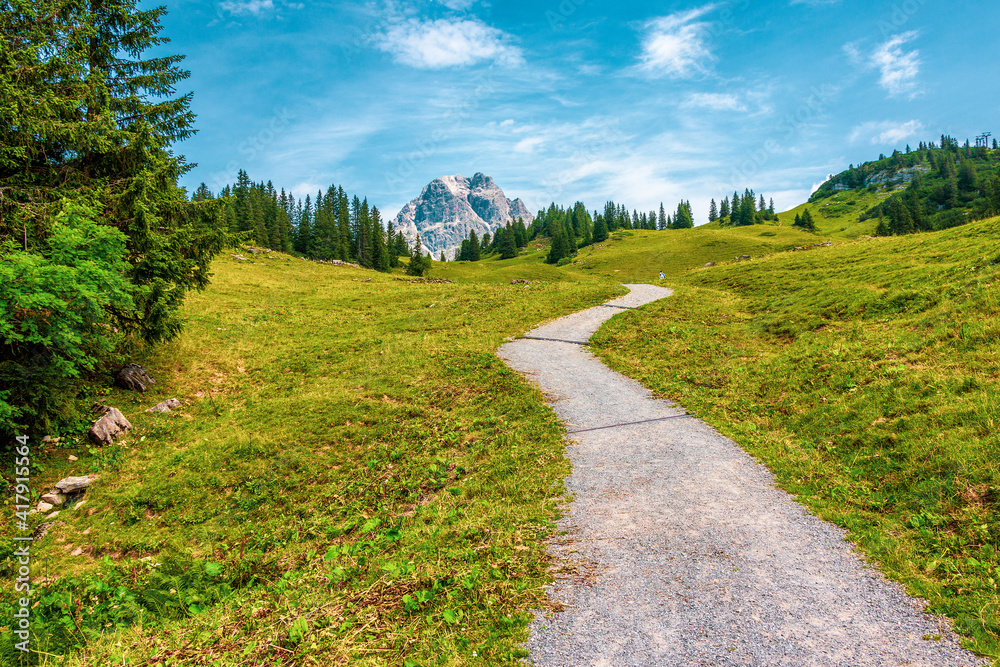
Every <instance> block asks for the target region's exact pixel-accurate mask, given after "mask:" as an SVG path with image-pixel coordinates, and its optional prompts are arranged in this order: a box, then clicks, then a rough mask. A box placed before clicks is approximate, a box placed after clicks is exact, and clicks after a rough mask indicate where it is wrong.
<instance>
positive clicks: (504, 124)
mask: <svg viewBox="0 0 1000 667" xmlns="http://www.w3.org/2000/svg"><path fill="white" fill-rule="evenodd" d="M513 124H514V119H513V118H508V119H507V120H505V121H502V122H501V123H500V127H510V126H511V125H513Z"/></svg>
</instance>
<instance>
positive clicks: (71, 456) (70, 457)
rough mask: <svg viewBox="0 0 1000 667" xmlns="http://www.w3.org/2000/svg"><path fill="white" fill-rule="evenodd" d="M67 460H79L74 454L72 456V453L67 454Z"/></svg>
mask: <svg viewBox="0 0 1000 667" xmlns="http://www.w3.org/2000/svg"><path fill="white" fill-rule="evenodd" d="M69 460H70V462H71V463H72V462H73V461H79V460H80V459H78V458H76V457H75V456H73V455H72V454H70V455H69Z"/></svg>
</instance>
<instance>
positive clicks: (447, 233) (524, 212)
mask: <svg viewBox="0 0 1000 667" xmlns="http://www.w3.org/2000/svg"><path fill="white" fill-rule="evenodd" d="M517 218H521V219H523V220H524V224H525V225H530V224H531V223H532V221H533V220H534V219H535V216H533V215H532V214H531V213H530V212H529V211H528V207H527V206H525V205H524V202H522V201H521V200H520V199H514V200H511V199H508V198H507V196H506V195H505V194H504V192H503V190H501V189H500V188H499V187H498V186H497V184H496V183H494V182H493V179H492V178H490V177H489V176H487V175H486V174H483V173H477V174H476V175H474V176H473V177H472V178H465V177H464V176H461V175H455V176H442V177H440V178H435V179H434V180H433V181H431V182H430V183H428V184H427V187H425V188H424V189H423V191H421V193H420V196H419V197H417V198H416V199H414V200H413V201H411V202H410V203H409V204H407V205H406V206H404V207H403V210H401V211H400V212H399V214H398V215H397V216H396V219H395V221H394V225H395V227H396V229H397V230H399V231H401V232H403V235H404V236H406V240H407V241H408V242H409V243H410V244H411V245H412V244H413V242H414V241H415V240H416V238H417V234H420V242H421V243H422V244H423V247H424V249H425V250H428V251H430V253H431V254H432V255H433V256H434V257H435V258H437V257H438V255H440V254H441V252H442V251H443V252H444V253H445V255H446V256H447V257H448V258H449V259H451V258H453V257H454V255H455V251H456V250H457V249H458V248H459V247H460V246H461V245H462V241H463V240H464V239H467V238H468V237H469V232H470V231H472V230H475V231H476V234H478V235H479V236H480V237H481V236H482V235H483V234H484V233H487V232H488V233H490V234H493V233H494V232H495V231H496V229H497V228H498V227H500V226H501V225H504V224H506V223H508V222H510V221H512V220H516V219H517Z"/></svg>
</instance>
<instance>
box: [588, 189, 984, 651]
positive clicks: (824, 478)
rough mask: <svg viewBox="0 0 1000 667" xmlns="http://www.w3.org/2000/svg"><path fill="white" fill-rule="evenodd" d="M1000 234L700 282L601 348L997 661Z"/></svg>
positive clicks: (807, 256)
mask: <svg viewBox="0 0 1000 667" xmlns="http://www.w3.org/2000/svg"><path fill="white" fill-rule="evenodd" d="M820 201H822V200H820ZM998 240H1000V218H993V219H990V220H986V221H981V222H975V223H970V224H967V225H964V226H962V227H959V228H956V229H950V230H945V231H939V232H931V233H927V234H919V235H908V236H905V237H896V238H889V239H879V238H874V239H872V238H869V239H861V240H858V241H854V242H850V243H842V244H839V245H835V246H833V247H829V248H817V249H815V250H814V251H811V252H795V253H780V254H775V255H773V256H770V257H764V258H762V259H760V260H754V261H753V262H749V263H732V264H729V265H726V266H718V267H715V268H710V269H705V270H699V271H694V272H690V273H688V274H687V275H685V276H678V277H677V279H676V280H674V281H673V283H672V285H673V286H675V287H676V293H675V296H674V297H673V298H671V299H667V300H663V301H660V302H657V303H655V304H651V305H650V306H647V307H645V308H643V309H641V310H638V311H631V312H629V313H627V314H626V315H625V316H623V317H619V318H616V319H615V320H612V321H611V322H609V323H608V324H607V325H605V327H604V328H602V329H601V330H600V331H599V332H598V334H597V336H596V337H595V339H594V341H595V346H594V347H595V349H596V350H597V351H598V353H599V354H600V356H601V357H602V358H603V359H605V361H606V362H607V363H609V365H611V366H612V367H613V368H616V369H617V370H619V371H621V372H623V373H625V374H626V375H629V376H631V377H634V378H636V379H638V380H640V381H641V382H642V383H643V384H645V385H646V386H647V387H649V388H650V389H652V390H653V391H654V392H656V393H657V394H659V395H661V396H665V397H667V398H669V399H671V400H674V401H677V402H678V403H680V404H681V405H683V406H684V407H686V408H687V409H689V410H693V411H695V412H696V413H697V414H699V415H700V416H702V417H703V418H704V419H706V420H707V421H708V422H709V423H710V424H712V425H713V426H714V427H716V428H717V429H719V430H720V431H721V432H723V433H725V434H727V435H729V436H731V437H733V438H734V439H735V440H736V441H737V442H739V443H740V444H741V445H742V446H744V448H746V449H747V451H749V452H750V453H751V454H753V455H754V456H755V457H757V458H758V459H759V460H761V461H762V462H763V463H765V464H766V465H767V466H768V467H769V468H770V469H771V470H772V471H774V473H775V475H776V477H777V479H778V482H779V484H780V485H781V486H782V487H783V488H785V489H787V490H788V491H789V492H791V493H793V494H795V495H796V496H797V497H798V498H799V500H800V502H802V503H804V504H805V505H806V506H807V507H809V508H811V509H812V510H813V511H814V512H816V513H817V514H818V515H820V516H822V517H824V518H826V519H828V520H831V521H833V522H835V523H837V524H839V525H841V526H843V527H845V528H846V529H847V530H848V532H849V534H850V537H851V539H852V540H853V541H855V542H856V543H857V544H858V545H859V546H860V548H861V549H862V551H863V552H864V553H865V554H866V556H867V557H868V558H869V559H871V560H872V561H874V562H876V563H878V564H879V566H880V567H881V569H882V570H883V571H884V572H885V573H887V575H888V576H890V577H892V578H894V579H896V580H898V581H900V582H903V583H904V584H905V585H906V586H907V588H908V589H909V590H910V592H911V593H914V594H916V595H919V596H922V597H924V598H926V599H928V600H929V601H930V602H931V606H930V611H932V612H935V613H941V614H946V615H948V616H950V617H951V618H952V619H954V620H955V627H956V629H958V630H959V631H960V632H961V633H963V634H965V635H967V636H969V637H970V639H969V640H968V642H967V645H968V646H969V647H970V648H972V649H974V650H976V651H978V652H981V653H983V654H985V655H989V656H992V657H994V658H996V657H998V656H1000V645H998V642H997V637H998V636H1000V616H998V614H997V609H998V607H1000V594H998V584H1000V519H998V516H1000V515H998V512H997V509H998V503H1000V467H998V465H997V461H998V460H1000V457H998V454H1000V436H998V430H997V425H998V423H1000V400H998V394H997V392H996V389H995V387H996V384H997V381H998V379H1000V378H998V374H997V373H998V370H997V369H998V359H1000V343H998V341H1000V245H998Z"/></svg>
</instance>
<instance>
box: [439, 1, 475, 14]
mask: <svg viewBox="0 0 1000 667" xmlns="http://www.w3.org/2000/svg"><path fill="white" fill-rule="evenodd" d="M437 1H438V2H439V3H440V4H442V5H444V6H445V7H447V8H448V9H454V10H455V11H456V12H461V11H465V10H466V9H468V8H469V7H471V6H472V5H474V4H476V0H437Z"/></svg>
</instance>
